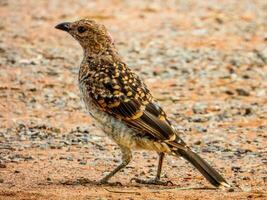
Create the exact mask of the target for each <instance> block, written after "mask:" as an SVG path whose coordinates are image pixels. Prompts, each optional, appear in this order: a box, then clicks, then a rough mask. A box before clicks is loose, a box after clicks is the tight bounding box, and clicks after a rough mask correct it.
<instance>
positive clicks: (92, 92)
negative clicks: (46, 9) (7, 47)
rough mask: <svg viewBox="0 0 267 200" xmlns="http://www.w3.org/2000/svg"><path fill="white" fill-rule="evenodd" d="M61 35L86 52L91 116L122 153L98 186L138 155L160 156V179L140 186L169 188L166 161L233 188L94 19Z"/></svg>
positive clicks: (84, 85) (83, 68)
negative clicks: (174, 161) (178, 126)
mask: <svg viewBox="0 0 267 200" xmlns="http://www.w3.org/2000/svg"><path fill="white" fill-rule="evenodd" d="M55 28H56V29H59V30H62V31H65V32H67V33H69V34H70V35H71V36H72V37H73V38H74V39H76V40H77V41H78V42H79V44H80V45H81V47H82V49H83V59H82V61H81V64H80V68H79V74H78V82H79V89H80V92H81V97H82V100H83V102H84V104H85V107H86V110H87V111H88V112H89V114H90V115H91V117H92V118H93V119H94V120H95V121H96V122H97V124H98V125H99V126H100V128H101V129H102V130H103V131H104V132H105V134H106V135H107V136H108V137H110V138H111V139H112V140H113V141H114V142H115V143H116V144H117V145H118V146H119V147H120V150H121V163H120V164H119V165H118V166H117V167H116V168H115V169H114V170H112V171H111V172H109V173H108V174H107V175H106V176H104V177H103V178H102V179H100V180H99V181H98V183H99V184H108V183H109V180H110V178H111V177H113V176H114V175H115V174H116V173H117V172H119V171H120V170H122V169H123V168H125V167H126V166H127V165H128V164H129V163H130V161H131V159H132V157H133V156H132V150H138V149H142V150H148V151H155V152H157V154H158V155H159V161H158V167H157V173H156V176H155V178H153V179H148V180H143V179H138V178H133V179H131V181H135V182H137V183H140V184H153V185H166V184H168V183H169V182H164V181H161V179H160V178H161V171H162V164H163V159H164V157H165V156H166V155H171V156H175V157H178V158H180V157H181V158H183V159H185V160H187V161H188V162H189V163H191V164H192V165H193V166H194V167H195V168H196V169H197V170H198V171H199V172H200V173H201V174H202V175H203V176H204V177H205V178H206V179H207V180H208V181H209V182H210V183H211V184H212V185H213V186H215V187H223V188H224V187H230V185H229V183H228V182H227V181H226V180H225V179H224V178H223V177H222V175H220V173H219V172H218V171H216V170H215V169H214V168H213V167H211V165H210V164H208V162H206V161H205V160H204V159H202V158H201V157H200V156H199V155H198V154H197V153H195V152H194V151H193V150H192V149H191V148H190V147H189V146H188V145H187V144H186V143H185V142H184V141H183V140H182V138H181V137H180V133H179V132H178V131H177V130H176V129H175V127H174V126H173V125H172V124H171V122H170V120H169V119H168V116H167V114H166V113H165V112H164V110H163V109H162V108H161V106H160V105H159V103H158V102H157V100H156V99H155V98H154V97H153V96H152V94H151V92H150V90H149V89H148V87H147V86H146V84H145V83H144V81H142V79H141V78H140V77H139V76H138V75H137V74H136V73H135V72H134V71H133V70H132V69H131V68H130V67H129V66H128V65H127V64H126V63H125V62H124V61H123V58H122V57H121V56H120V55H119V52H118V50H117V48H116V46H115V42H114V39H113V37H112V36H111V34H110V32H109V31H108V30H107V28H106V27H105V26H104V25H102V24H99V23H97V22H96V21H95V20H92V19H80V20H77V21H73V22H63V23H60V24H58V25H56V26H55Z"/></svg>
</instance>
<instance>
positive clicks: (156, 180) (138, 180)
mask: <svg viewBox="0 0 267 200" xmlns="http://www.w3.org/2000/svg"><path fill="white" fill-rule="evenodd" d="M133 181H135V182H136V183H139V184H147V185H164V186H168V185H173V183H172V182H171V181H160V180H158V179H151V180H142V179H138V178H132V179H131V180H130V183H132V182H133Z"/></svg>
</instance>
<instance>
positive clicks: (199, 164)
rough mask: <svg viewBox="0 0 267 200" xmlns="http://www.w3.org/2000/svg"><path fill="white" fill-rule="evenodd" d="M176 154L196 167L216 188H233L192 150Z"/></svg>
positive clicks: (178, 151) (180, 150)
mask: <svg viewBox="0 0 267 200" xmlns="http://www.w3.org/2000/svg"><path fill="white" fill-rule="evenodd" d="M176 154H177V155H179V156H182V157H183V158H185V159H186V160H187V161H189V162H190V163H191V164H192V165H194V167H196V168H197V169H198V171H199V172H200V173H201V174H202V175H203V176H204V177H205V178H206V179H207V180H208V181H209V182H210V183H211V184H212V185H214V186H215V187H221V186H224V187H231V186H230V185H229V184H228V183H227V181H226V180H225V179H224V178H223V177H222V176H221V175H220V174H219V173H218V172H217V171H216V170H215V169H213V168H212V167H211V166H210V165H209V164H208V163H207V162H206V161H205V160H203V159H202V158H201V157H200V156H199V155H197V154H196V153H194V152H193V151H191V150H190V149H188V150H182V149H179V150H177V152H176Z"/></svg>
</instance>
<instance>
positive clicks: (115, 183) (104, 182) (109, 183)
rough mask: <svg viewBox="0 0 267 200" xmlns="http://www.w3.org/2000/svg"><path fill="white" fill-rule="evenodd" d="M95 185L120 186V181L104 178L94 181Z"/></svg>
mask: <svg viewBox="0 0 267 200" xmlns="http://www.w3.org/2000/svg"><path fill="white" fill-rule="evenodd" d="M96 184H97V185H107V186H122V184H121V182H108V181H107V180H106V179H105V178H103V179H101V180H99V181H97V182H96Z"/></svg>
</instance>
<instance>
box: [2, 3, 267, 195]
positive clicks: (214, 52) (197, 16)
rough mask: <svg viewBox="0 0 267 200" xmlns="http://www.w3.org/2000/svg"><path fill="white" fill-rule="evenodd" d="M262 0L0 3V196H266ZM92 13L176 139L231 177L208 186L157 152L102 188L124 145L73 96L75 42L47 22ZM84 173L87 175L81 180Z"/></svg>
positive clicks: (266, 67)
mask: <svg viewBox="0 0 267 200" xmlns="http://www.w3.org/2000/svg"><path fill="white" fill-rule="evenodd" d="M266 10H267V2H266V1H260V0H258V1H257V0H255V1H245V0H241V1H233V0H232V1H230V0H229V1H227V0H226V1H219V0H218V1H204V0H203V1H193V0H189V1H186V0H181V1H130V0H124V1H122V0H112V1H85V0H84V1H82V0H77V1H74V0H66V1H54V0H47V1H44V0H40V1H35V0H21V1H16V0H1V1H0V17H1V20H0V199H5V200H11V199H24V200H26V199H129V200H130V199H150V200H154V199H224V200H225V199H267V194H266V190H267V186H266V185H267V184H266V182H267V142H266V141H267V140H266V139H267V134H266V133H267V89H266V88H267V12H266ZM84 17H88V18H92V19H95V20H97V21H98V22H100V23H103V24H105V25H106V26H107V27H108V29H109V30H110V32H111V34H112V35H113V38H114V39H115V41H116V43H117V47H118V49H119V51H120V53H121V54H122V55H123V57H124V58H125V61H126V62H127V63H128V64H129V66H131V67H132V69H133V70H135V71H136V72H138V74H139V75H140V76H141V77H142V78H143V79H144V80H146V83H147V85H148V86H149V87H150V88H151V90H152V93H153V94H154V96H155V97H156V98H157V99H158V100H159V102H160V104H161V105H162V106H163V108H164V109H165V110H166V112H167V113H168V115H169V118H170V120H171V121H172V122H173V124H175V125H176V126H177V128H178V129H180V130H181V131H182V132H183V135H182V137H183V138H184V140H185V141H186V142H188V144H189V145H190V146H192V147H193V148H194V150H195V151H197V152H199V153H200V154H201V155H202V156H203V157H204V158H205V159H207V160H208V161H209V162H210V163H211V164H212V165H213V166H214V167H215V168H216V169H218V170H219V171H220V172H221V173H222V174H223V175H224V176H225V177H226V179H227V180H228V181H229V183H231V185H232V186H233V187H232V188H231V189H226V190H214V189H213V188H212V187H211V186H210V185H209V183H207V181H206V180H204V179H203V178H202V176H201V175H200V174H199V173H198V172H197V171H196V170H194V169H193V168H192V167H191V166H190V165H189V164H188V163H186V162H185V161H183V160H180V159H177V158H173V157H167V159H166V160H165V161H164V166H163V174H162V177H163V180H170V181H172V182H173V183H174V185H173V186H145V185H139V184H137V183H130V179H131V178H132V177H142V178H151V177H153V176H154V175H155V173H156V165H157V155H156V153H154V152H147V151H139V152H134V160H133V161H132V162H131V163H130V165H129V166H128V167H127V168H126V169H125V170H123V171H122V172H120V173H118V174H117V175H116V176H115V177H114V178H112V181H114V182H115V181H120V182H121V183H122V184H123V186H97V185H95V184H94V182H93V181H94V180H98V179H99V178H100V177H102V176H103V175H105V174H107V173H108V171H110V170H111V169H112V168H114V167H115V166H116V165H118V164H119V162H120V152H119V150H118V148H117V147H116V145H115V144H114V143H113V142H112V141H110V140H109V139H108V138H107V137H105V135H104V134H103V133H102V132H101V131H100V130H99V129H98V128H97V127H96V126H95V124H94V122H93V121H91V119H90V117H89V116H88V115H87V114H86V111H85V109H84V107H83V105H82V103H81V102H80V97H79V91H78V87H77V72H78V66H79V62H80V60H81V58H82V50H81V48H80V47H79V45H78V44H77V42H75V41H74V40H73V39H72V38H71V37H70V36H69V35H67V34H66V33H63V32H60V31H58V30H56V29H54V26H55V25H56V24H57V23H59V22H63V21H73V20H76V19H79V18H84ZM85 179H87V180H89V182H90V181H91V183H85V182H86V181H85Z"/></svg>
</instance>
